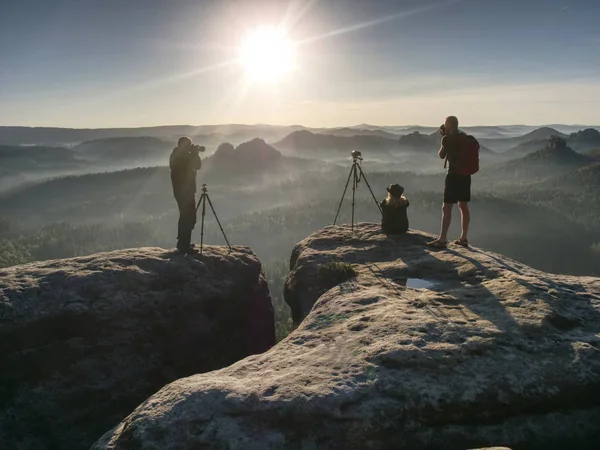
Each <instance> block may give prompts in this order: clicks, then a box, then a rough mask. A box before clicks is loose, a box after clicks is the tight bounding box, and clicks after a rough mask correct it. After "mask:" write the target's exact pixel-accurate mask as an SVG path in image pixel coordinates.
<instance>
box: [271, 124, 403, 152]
mask: <svg viewBox="0 0 600 450" xmlns="http://www.w3.org/2000/svg"><path fill="white" fill-rule="evenodd" d="M273 147H275V148H277V149H278V150H280V151H281V152H283V153H285V154H292V155H298V156H311V157H314V156H319V157H325V158H328V157H339V156H347V155H348V154H350V152H351V151H352V150H360V151H369V152H377V153H380V154H382V153H383V154H388V153H389V151H390V150H394V149H397V147H398V143H397V141H396V140H395V139H389V138H385V137H380V136H365V135H357V136H334V135H328V134H318V133H312V132H310V131H307V130H301V131H295V132H293V133H291V134H289V135H287V136H286V137H285V138H284V139H282V140H281V141H279V142H276V143H274V144H273Z"/></svg>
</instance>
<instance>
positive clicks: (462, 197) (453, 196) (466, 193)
mask: <svg viewBox="0 0 600 450" xmlns="http://www.w3.org/2000/svg"><path fill="white" fill-rule="evenodd" d="M469 201H471V175H456V174H448V175H446V183H445V185H444V203H457V202H469Z"/></svg>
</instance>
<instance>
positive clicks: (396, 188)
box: [387, 184, 404, 197]
mask: <svg viewBox="0 0 600 450" xmlns="http://www.w3.org/2000/svg"><path fill="white" fill-rule="evenodd" d="M387 191H388V192H389V193H390V194H392V195H394V196H397V197H399V196H401V195H402V194H404V188H403V187H402V186H400V185H399V184H390V185H389V186H388V187H387Z"/></svg>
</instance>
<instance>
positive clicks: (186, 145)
mask: <svg viewBox="0 0 600 450" xmlns="http://www.w3.org/2000/svg"><path fill="white" fill-rule="evenodd" d="M199 151H204V147H199V146H197V145H192V140H191V139H190V138H189V137H185V136H184V137H182V138H180V139H179V141H178V143H177V147H175V148H174V149H173V152H172V153H171V157H170V158H169V166H170V167H171V183H172V184H173V195H174V196H175V200H177V206H178V207H179V222H178V224H177V249H178V250H179V251H180V252H182V253H192V252H196V250H195V249H194V248H193V246H192V230H193V229H194V226H195V225H196V172H197V171H198V170H200V168H201V167H202V161H201V160H200V156H198V152H199Z"/></svg>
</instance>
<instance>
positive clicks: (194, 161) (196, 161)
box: [191, 153, 202, 170]
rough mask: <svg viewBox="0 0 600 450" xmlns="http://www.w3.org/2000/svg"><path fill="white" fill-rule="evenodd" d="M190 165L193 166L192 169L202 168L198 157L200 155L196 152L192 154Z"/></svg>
mask: <svg viewBox="0 0 600 450" xmlns="http://www.w3.org/2000/svg"><path fill="white" fill-rule="evenodd" d="M191 165H192V167H193V168H194V170H200V169H201V168H202V160H201V159H200V156H198V154H197V153H196V154H194V155H192V161H191Z"/></svg>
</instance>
